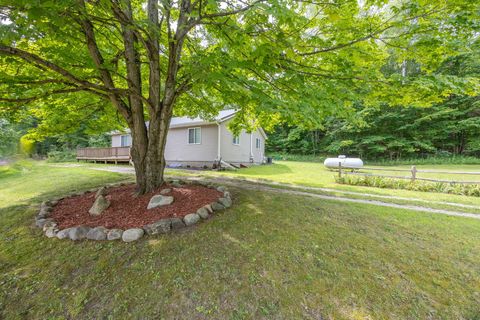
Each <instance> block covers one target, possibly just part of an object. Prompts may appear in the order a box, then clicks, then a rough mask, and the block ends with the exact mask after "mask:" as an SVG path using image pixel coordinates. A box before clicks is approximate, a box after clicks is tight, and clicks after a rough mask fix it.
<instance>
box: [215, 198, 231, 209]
mask: <svg viewBox="0 0 480 320" xmlns="http://www.w3.org/2000/svg"><path fill="white" fill-rule="evenodd" d="M218 202H220V203H221V204H222V205H223V206H224V207H225V208H229V207H231V206H232V199H230V198H220V199H218Z"/></svg>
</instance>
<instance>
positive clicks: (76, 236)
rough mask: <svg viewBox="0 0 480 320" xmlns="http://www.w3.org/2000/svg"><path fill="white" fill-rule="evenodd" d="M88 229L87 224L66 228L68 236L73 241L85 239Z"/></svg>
mask: <svg viewBox="0 0 480 320" xmlns="http://www.w3.org/2000/svg"><path fill="white" fill-rule="evenodd" d="M90 229H91V228H90V227H89V226H78V227H72V228H70V230H68V237H69V238H70V239H71V240H74V241H77V240H82V239H85V238H86V237H87V233H88V231H90Z"/></svg>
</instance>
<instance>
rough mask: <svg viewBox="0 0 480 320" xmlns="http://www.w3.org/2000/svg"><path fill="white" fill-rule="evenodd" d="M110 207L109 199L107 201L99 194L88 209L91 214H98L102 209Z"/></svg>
mask: <svg viewBox="0 0 480 320" xmlns="http://www.w3.org/2000/svg"><path fill="white" fill-rule="evenodd" d="M108 207H110V201H108V200H107V199H106V198H105V197H104V196H102V195H100V196H98V197H97V198H96V199H95V202H94V203H93V206H92V207H91V208H90V210H88V213H90V214H91V215H92V216H99V215H101V214H102V212H103V211H105V210H107V208H108Z"/></svg>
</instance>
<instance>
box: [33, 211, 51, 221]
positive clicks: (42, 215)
mask: <svg viewBox="0 0 480 320" xmlns="http://www.w3.org/2000/svg"><path fill="white" fill-rule="evenodd" d="M49 215H50V212H47V211H45V210H42V209H41V210H40V212H39V213H38V214H37V216H36V217H35V219H36V220H39V219H46V218H48V216H49Z"/></svg>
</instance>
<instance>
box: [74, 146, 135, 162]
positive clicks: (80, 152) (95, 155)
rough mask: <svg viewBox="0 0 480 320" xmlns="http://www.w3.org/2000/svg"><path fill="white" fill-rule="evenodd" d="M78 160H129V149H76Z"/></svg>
mask: <svg viewBox="0 0 480 320" xmlns="http://www.w3.org/2000/svg"><path fill="white" fill-rule="evenodd" d="M77 159H78V160H129V159H130V147H111V148H78V149H77Z"/></svg>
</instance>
